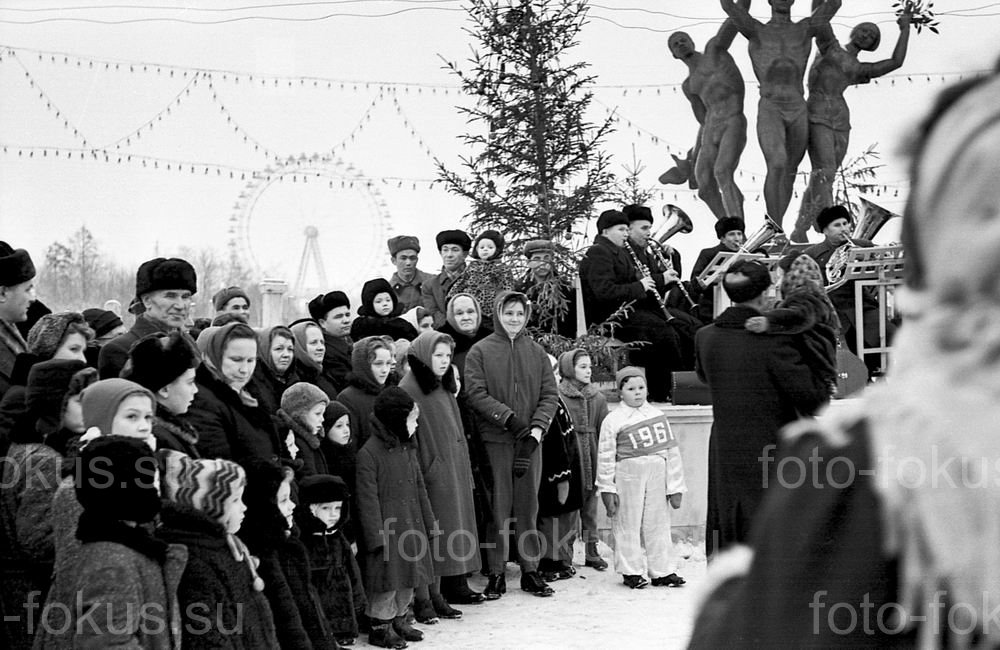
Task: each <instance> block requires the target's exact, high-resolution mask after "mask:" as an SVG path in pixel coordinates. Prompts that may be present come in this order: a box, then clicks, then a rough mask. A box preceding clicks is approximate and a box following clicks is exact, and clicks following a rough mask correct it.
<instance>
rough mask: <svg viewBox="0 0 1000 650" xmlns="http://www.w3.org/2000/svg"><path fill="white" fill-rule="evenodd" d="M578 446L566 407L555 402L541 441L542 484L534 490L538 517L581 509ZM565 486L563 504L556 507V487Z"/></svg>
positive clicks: (557, 504) (580, 468) (556, 515)
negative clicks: (548, 425)
mask: <svg viewBox="0 0 1000 650" xmlns="http://www.w3.org/2000/svg"><path fill="white" fill-rule="evenodd" d="M582 468H583V466H582V465H581V463H580V446H579V444H578V443H577V441H576V432H575V431H574V430H573V420H572V419H571V418H570V414H569V411H568V410H567V409H566V405H565V404H563V403H562V400H559V406H558V408H557V409H556V416H555V417H554V418H552V425H551V426H550V427H549V430H548V431H547V432H546V433H545V436H544V437H543V438H542V483H541V485H540V486H539V488H538V515H539V516H540V517H558V516H559V515H562V514H565V513H567V512H573V511H574V510H579V509H580V507H581V506H582V505H583V481H582V480H581V477H580V474H581V470H582ZM563 481H567V482H568V483H569V493H568V495H567V496H566V502H565V503H559V494H558V489H557V486H558V485H559V484H560V483H562V482H563Z"/></svg>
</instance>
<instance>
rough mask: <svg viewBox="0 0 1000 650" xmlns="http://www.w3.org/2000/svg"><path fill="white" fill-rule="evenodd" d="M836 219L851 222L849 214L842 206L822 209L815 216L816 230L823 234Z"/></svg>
mask: <svg viewBox="0 0 1000 650" xmlns="http://www.w3.org/2000/svg"><path fill="white" fill-rule="evenodd" d="M837 219H847V221H848V223H849V222H850V221H851V213H850V212H849V211H848V210H847V208H845V207H844V206H842V205H831V206H828V207H825V208H823V209H822V210H820V211H819V214H817V215H816V230H818V231H820V232H823V231H824V230H826V227H827V226H829V225H830V224H831V223H833V222H834V221H836V220H837Z"/></svg>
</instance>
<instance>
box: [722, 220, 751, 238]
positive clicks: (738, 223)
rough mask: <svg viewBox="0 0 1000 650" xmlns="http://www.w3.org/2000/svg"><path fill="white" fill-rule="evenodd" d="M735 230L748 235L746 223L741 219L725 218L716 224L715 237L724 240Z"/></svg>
mask: <svg viewBox="0 0 1000 650" xmlns="http://www.w3.org/2000/svg"><path fill="white" fill-rule="evenodd" d="M733 230H739V231H740V232H742V233H746V231H747V224H746V222H745V221H743V219H740V218H739V217H723V218H722V219H719V220H717V221H716V222H715V236H716V237H717V238H719V239H722V238H723V237H725V236H726V233H727V232H732V231H733Z"/></svg>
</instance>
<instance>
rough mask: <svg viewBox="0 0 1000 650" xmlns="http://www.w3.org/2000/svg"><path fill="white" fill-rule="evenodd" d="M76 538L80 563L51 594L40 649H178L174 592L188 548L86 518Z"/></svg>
mask: <svg viewBox="0 0 1000 650" xmlns="http://www.w3.org/2000/svg"><path fill="white" fill-rule="evenodd" d="M78 534H79V535H80V537H81V541H83V545H82V546H81V547H80V555H79V560H78V561H77V562H76V563H75V564H74V565H73V566H72V567H70V569H69V570H70V572H71V575H69V576H66V578H67V579H66V580H64V581H62V582H61V587H60V589H59V590H58V591H57V590H55V589H53V593H52V594H50V598H49V602H50V603H52V607H51V608H50V609H49V611H48V614H47V616H48V618H47V620H46V623H47V624H46V625H43V626H40V627H39V628H38V635H37V637H36V639H35V648H37V649H39V650H57V649H58V650H62V649H63V648H65V649H67V650H69V649H71V648H72V649H75V648H136V649H138V648H143V649H149V650H179V649H180V647H181V636H182V627H181V609H180V607H179V605H178V601H177V587H178V585H179V583H180V581H181V576H182V575H183V574H184V569H185V565H186V564H187V558H188V552H187V549H186V548H185V547H184V546H181V545H179V544H171V545H167V544H165V543H163V542H162V541H160V540H158V539H156V538H154V537H152V536H151V535H149V533H148V532H147V531H146V530H145V529H143V528H142V527H139V528H130V527H129V526H126V525H125V524H123V523H121V522H116V521H104V520H88V519H86V518H84V519H81V522H80V528H79V531H78ZM67 613H68V614H69V620H66V619H65V618H64V616H65V614H67Z"/></svg>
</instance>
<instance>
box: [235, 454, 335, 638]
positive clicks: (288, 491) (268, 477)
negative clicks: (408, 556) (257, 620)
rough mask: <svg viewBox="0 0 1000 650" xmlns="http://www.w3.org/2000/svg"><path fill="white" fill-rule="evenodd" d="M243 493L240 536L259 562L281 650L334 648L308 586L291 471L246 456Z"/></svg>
mask: <svg viewBox="0 0 1000 650" xmlns="http://www.w3.org/2000/svg"><path fill="white" fill-rule="evenodd" d="M243 468H244V469H245V470H246V474H247V487H246V492H245V493H244V497H243V499H244V503H246V506H247V508H246V517H245V518H244V520H243V525H242V526H241V527H240V532H239V536H240V539H242V540H243V541H244V542H246V545H247V548H249V549H250V552H251V553H252V554H253V555H254V557H256V558H258V559H259V560H260V566H259V567H258V570H259V571H260V577H261V578H262V579H263V580H264V595H265V596H267V600H268V602H269V603H270V604H271V612H272V613H273V614H274V625H275V628H276V629H277V632H278V644H279V645H280V647H282V648H313V649H314V650H315V649H316V648H329V649H333V648H336V647H337V642H336V640H335V639H334V638H333V634H332V633H331V631H330V626H329V624H328V623H327V621H326V616H325V615H324V614H323V608H322V606H321V605H320V601H319V594H318V593H317V592H316V588H315V586H313V584H312V580H311V577H310V576H311V573H312V568H311V566H310V564H309V555H308V553H307V551H306V548H305V546H303V545H302V542H301V541H300V540H299V534H298V529H297V528H295V527H294V523H295V522H294V518H293V514H294V512H295V503H294V502H293V501H292V478H293V472H292V470H291V469H290V468H289V467H286V466H283V465H280V464H279V463H278V461H276V460H271V459H263V458H250V459H247V460H245V461H244V462H243Z"/></svg>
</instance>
